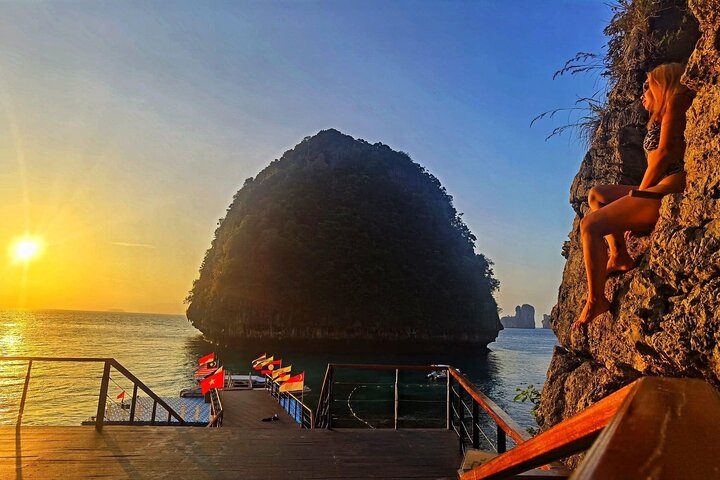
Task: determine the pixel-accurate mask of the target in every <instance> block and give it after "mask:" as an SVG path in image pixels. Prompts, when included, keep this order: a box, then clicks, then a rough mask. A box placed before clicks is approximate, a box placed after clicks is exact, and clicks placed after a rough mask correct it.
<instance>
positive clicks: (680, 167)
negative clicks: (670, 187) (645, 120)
mask: <svg viewBox="0 0 720 480" xmlns="http://www.w3.org/2000/svg"><path fill="white" fill-rule="evenodd" d="M659 146H660V122H653V124H652V125H650V128H648V132H647V135H645V140H644V141H643V148H644V149H645V151H646V152H652V151H653V150H657V148H658V147H659ZM684 170H685V160H684V159H683V158H678V159H676V160H674V161H673V162H671V163H670V165H668V169H667V170H666V171H665V174H664V175H663V178H665V177H668V176H670V175H673V174H676V173H680V172H682V171H684Z"/></svg>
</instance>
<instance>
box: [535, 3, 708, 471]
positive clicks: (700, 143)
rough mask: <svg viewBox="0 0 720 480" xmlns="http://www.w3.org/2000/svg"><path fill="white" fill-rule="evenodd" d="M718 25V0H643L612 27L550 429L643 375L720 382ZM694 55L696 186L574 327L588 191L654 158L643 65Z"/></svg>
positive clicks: (547, 410)
mask: <svg viewBox="0 0 720 480" xmlns="http://www.w3.org/2000/svg"><path fill="white" fill-rule="evenodd" d="M698 24H699V33H698ZM719 29H720V2H718V1H717V0H703V1H691V2H690V3H689V8H688V5H685V4H684V3H683V2H680V1H650V2H647V1H643V2H639V1H636V2H634V3H632V4H629V5H628V6H627V8H625V9H620V10H618V12H617V15H616V16H615V18H614V19H613V23H612V24H611V26H610V27H609V29H608V31H609V33H610V34H611V39H610V44H609V45H610V50H611V52H610V53H611V54H610V55H609V65H610V67H609V68H610V73H611V74H612V75H613V76H614V84H613V88H612V90H611V92H610V93H609V97H608V100H609V101H608V106H607V108H606V110H605V112H604V114H603V115H602V117H601V118H600V122H599V127H598V128H597V130H596V133H595V135H594V137H593V140H592V143H591V146H590V149H589V151H588V153H587V155H586V156H585V158H584V160H583V162H582V165H581V167H580V172H579V173H578V175H577V176H576V178H575V181H574V182H573V185H572V189H571V194H570V203H571V204H572V205H573V208H574V209H575V212H576V214H577V216H576V218H575V221H574V224H573V228H572V231H571V233H570V235H569V237H570V238H569V242H567V243H566V245H565V247H564V248H563V252H564V255H565V256H566V258H567V263H566V265H565V270H564V273H563V280H562V284H561V286H560V290H559V295H558V302H557V304H556V306H555V307H554V309H553V311H552V314H551V322H552V327H553V329H554V331H555V333H556V335H557V337H558V340H559V342H560V344H561V345H562V348H557V349H556V351H555V352H554V355H553V359H552V361H551V365H550V368H549V371H548V376H547V382H546V384H545V386H544V388H543V393H542V399H541V405H540V407H539V409H538V411H537V420H538V423H539V424H540V426H541V428H543V429H547V428H548V427H550V426H552V425H554V424H556V423H558V422H559V421H562V420H563V419H565V418H567V417H570V416H572V415H574V414H575V413H577V412H578V411H580V410H582V409H584V408H586V407H587V406H588V405H590V404H592V403H594V402H596V401H597V400H599V399H601V398H603V397H604V396H606V395H608V394H609V393H611V392H613V391H615V390H617V389H618V388H620V387H621V386H623V385H625V384H627V383H629V382H631V381H633V380H634V379H636V378H637V377H639V376H642V375H667V376H689V377H698V378H704V379H706V380H708V381H709V382H711V383H712V384H714V385H716V386H720V349H719V348H718V340H720V140H719V139H720V137H719V136H718V133H720V86H719V85H718V78H719V77H720V54H719V53H718V50H719V49H720V41H719V40H718V39H720V30H719ZM698 38H699V41H698ZM613 42H614V43H613ZM688 59H689V63H688V66H687V69H686V72H685V75H684V77H683V82H684V83H685V84H686V85H687V86H688V87H690V88H691V89H692V90H694V91H695V92H696V94H697V95H696V98H695V100H694V102H693V104H692V107H691V109H690V111H689V112H688V123H687V128H686V132H685V136H686V141H687V151H686V155H685V167H686V171H687V178H688V183H687V188H686V190H685V192H684V193H683V194H677V195H669V196H667V197H665V198H664V199H663V201H662V207H661V214H660V220H659V221H658V224H657V226H656V228H655V229H654V231H653V232H651V233H650V234H649V235H648V236H645V237H642V238H640V239H636V240H634V241H633V242H632V244H631V245H630V250H631V254H633V255H634V256H635V257H636V258H639V260H640V264H639V267H638V268H637V269H635V270H633V271H631V272H630V273H627V274H625V275H623V276H621V277H618V278H614V279H611V280H610V281H608V284H607V288H606V295H607V296H608V298H609V299H611V301H612V307H611V310H610V312H608V313H606V314H604V315H602V316H601V317H599V318H598V319H596V320H595V321H594V322H592V323H591V324H590V325H589V326H588V327H587V328H584V329H580V330H578V331H572V330H571V327H570V326H571V324H572V322H573V321H574V320H575V319H576V318H577V316H578V315H579V313H580V311H581V309H582V307H583V302H584V300H585V297H586V294H587V290H586V288H587V283H586V280H585V272H584V266H583V260H582V246H581V243H580V239H579V232H578V225H579V221H580V219H581V218H582V217H583V215H584V214H586V212H587V211H588V206H587V203H586V200H587V192H588V190H589V189H590V188H591V187H592V186H594V185H596V184H602V183H626V184H637V183H639V181H640V179H641V176H642V173H643V171H644V169H645V166H646V164H645V161H644V155H643V151H642V146H641V141H642V138H643V136H644V134H645V129H644V124H645V122H646V119H647V117H646V115H645V114H644V113H643V112H642V110H641V107H640V103H639V100H638V99H639V98H640V94H641V85H642V82H643V80H644V73H643V72H646V71H648V70H651V69H652V68H653V67H655V66H656V65H658V64H661V63H665V62H668V61H687V60H688ZM577 460H578V459H577V458H575V459H573V460H572V461H571V462H570V463H571V466H572V464H573V463H575V462H577Z"/></svg>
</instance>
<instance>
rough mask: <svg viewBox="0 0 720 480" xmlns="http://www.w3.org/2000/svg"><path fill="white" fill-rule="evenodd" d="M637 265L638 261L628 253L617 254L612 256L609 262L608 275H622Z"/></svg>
mask: <svg viewBox="0 0 720 480" xmlns="http://www.w3.org/2000/svg"><path fill="white" fill-rule="evenodd" d="M635 267H637V263H636V262H635V260H633V258H632V257H631V256H630V255H628V254H625V255H616V256H613V257H610V259H609V260H608V263H607V273H606V274H605V276H606V277H612V276H615V275H622V274H623V273H625V272H629V271H630V270H632V269H633V268H635Z"/></svg>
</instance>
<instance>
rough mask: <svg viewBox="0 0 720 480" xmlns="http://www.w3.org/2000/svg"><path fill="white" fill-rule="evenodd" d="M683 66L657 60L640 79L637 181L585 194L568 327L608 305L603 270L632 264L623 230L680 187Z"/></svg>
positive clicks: (647, 218) (647, 222) (644, 221)
mask: <svg viewBox="0 0 720 480" xmlns="http://www.w3.org/2000/svg"><path fill="white" fill-rule="evenodd" d="M684 70H685V67H684V65H682V64H680V63H666V64H664V65H660V66H659V67H657V68H655V69H653V70H652V71H651V72H650V73H648V76H647V80H646V81H645V84H644V85H643V90H644V92H643V96H642V104H643V107H645V109H646V110H647V111H648V112H650V121H649V122H648V133H647V136H646V137H645V142H644V144H643V147H644V148H645V153H646V156H647V165H648V166H647V170H645V175H644V176H643V179H642V182H641V183H640V185H599V186H597V187H595V188H593V189H591V190H590V192H589V194H588V203H589V204H590V209H591V210H592V212H591V213H590V214H588V215H586V216H585V217H584V218H583V219H582V221H581V222H580V236H581V239H582V244H583V257H584V260H585V271H586V273H587V279H588V299H587V303H586V304H585V308H583V311H582V313H581V314H580V317H579V318H578V319H577V320H576V321H575V323H573V328H578V327H579V326H581V325H583V324H585V323H588V322H590V321H591V320H593V319H594V318H596V317H597V316H599V315H601V314H602V313H604V312H607V311H608V310H610V302H609V301H608V300H607V298H605V280H606V278H607V276H608V275H611V274H614V273H623V272H626V271H628V270H631V269H632V268H634V267H635V261H634V260H633V259H632V257H631V256H630V254H629V253H628V251H627V246H626V243H625V238H624V235H625V233H624V232H628V234H629V232H643V231H649V230H651V229H652V228H653V227H654V226H655V223H656V222H657V220H658V218H659V216H660V201H661V199H662V196H663V195H665V194H668V193H680V192H682V191H683V190H684V189H685V171H684V162H683V156H684V154H685V135H684V133H685V113H686V112H687V110H688V108H689V107H690V103H691V102H692V98H693V96H692V93H691V91H690V90H689V89H688V88H687V87H685V86H684V85H682V84H681V83H680V77H681V76H682V74H683V71H684ZM603 237H605V238H606V239H607V243H608V246H609V247H610V253H609V255H608V251H607V247H606V246H605V242H604V241H603Z"/></svg>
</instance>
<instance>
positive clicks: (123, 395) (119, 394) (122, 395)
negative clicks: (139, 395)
mask: <svg viewBox="0 0 720 480" xmlns="http://www.w3.org/2000/svg"><path fill="white" fill-rule="evenodd" d="M117 398H125V390H123V391H122V392H120V393H118V396H117Z"/></svg>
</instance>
